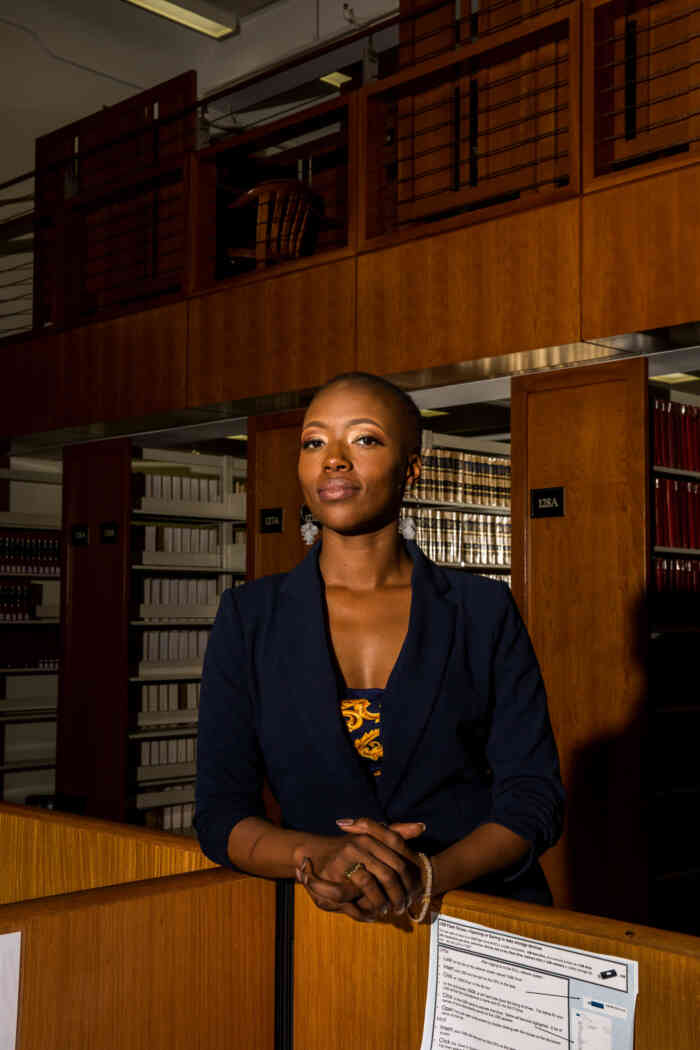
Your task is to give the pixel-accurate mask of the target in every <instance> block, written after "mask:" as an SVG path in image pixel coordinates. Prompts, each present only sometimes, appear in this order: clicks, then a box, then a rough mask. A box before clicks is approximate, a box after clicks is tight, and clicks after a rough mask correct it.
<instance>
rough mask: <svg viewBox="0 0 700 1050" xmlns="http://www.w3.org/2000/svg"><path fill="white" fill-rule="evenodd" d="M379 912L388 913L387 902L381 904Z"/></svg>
mask: <svg viewBox="0 0 700 1050" xmlns="http://www.w3.org/2000/svg"><path fill="white" fill-rule="evenodd" d="M381 913H382V915H388V914H389V905H388V904H383V905H382V907H381Z"/></svg>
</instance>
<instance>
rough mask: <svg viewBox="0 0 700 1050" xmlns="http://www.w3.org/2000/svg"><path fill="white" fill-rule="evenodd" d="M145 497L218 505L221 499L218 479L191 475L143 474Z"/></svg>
mask: <svg viewBox="0 0 700 1050" xmlns="http://www.w3.org/2000/svg"><path fill="white" fill-rule="evenodd" d="M137 476H139V477H143V495H144V496H145V497H146V498H147V499H163V500H173V501H176V502H185V503H216V502H217V500H220V499H221V487H220V484H219V479H218V478H193V477H191V476H190V475H189V474H143V475H137Z"/></svg>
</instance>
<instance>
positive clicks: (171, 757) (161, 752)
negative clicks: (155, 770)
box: [139, 736, 197, 766]
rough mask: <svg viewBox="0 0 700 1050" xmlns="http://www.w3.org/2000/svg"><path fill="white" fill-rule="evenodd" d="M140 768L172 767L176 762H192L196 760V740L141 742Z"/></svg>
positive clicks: (170, 738)
mask: <svg viewBox="0 0 700 1050" xmlns="http://www.w3.org/2000/svg"><path fill="white" fill-rule="evenodd" d="M139 750H140V758H141V765H142V766H172V765H175V764H176V763H177V762H194V761H195V759H196V758H197V738H196V737H194V736H178V737H169V738H168V739H166V740H142V741H141V747H140V749H139Z"/></svg>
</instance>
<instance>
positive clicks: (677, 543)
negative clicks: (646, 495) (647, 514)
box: [654, 477, 700, 549]
mask: <svg viewBox="0 0 700 1050" xmlns="http://www.w3.org/2000/svg"><path fill="white" fill-rule="evenodd" d="M654 518H655V523H656V545H657V547H685V548H690V549H693V548H695V549H698V548H700V482H697V481H682V480H679V479H678V478H660V477H656V478H654Z"/></svg>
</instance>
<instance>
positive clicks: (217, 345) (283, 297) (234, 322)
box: [187, 259, 355, 405]
mask: <svg viewBox="0 0 700 1050" xmlns="http://www.w3.org/2000/svg"><path fill="white" fill-rule="evenodd" d="M189 309H190V322H189V354H188V364H189V375H188V390H187V403H188V405H207V404H212V403H217V402H221V401H230V400H235V399H237V398H243V397H260V396H263V395H265V394H277V393H282V392H284V391H289V390H303V389H304V388H308V387H314V386H318V385H320V384H321V383H324V382H325V381H326V380H327V379H330V378H331V377H332V376H333V375H335V374H336V373H338V372H345V371H349V370H350V369H352V368H353V366H354V355H355V262H354V260H353V259H343V260H341V261H339V262H334V263H329V264H326V265H325V266H315V267H311V268H309V269H305V270H299V271H296V272H294V273H290V274H287V275H285V276H279V277H275V278H269V279H267V280H262V281H252V282H251V283H249V284H231V285H229V287H228V288H226V289H225V290H223V291H220V292H215V293H213V294H212V295H204V296H201V297H199V298H197V299H192V300H191V302H190V304H189Z"/></svg>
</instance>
